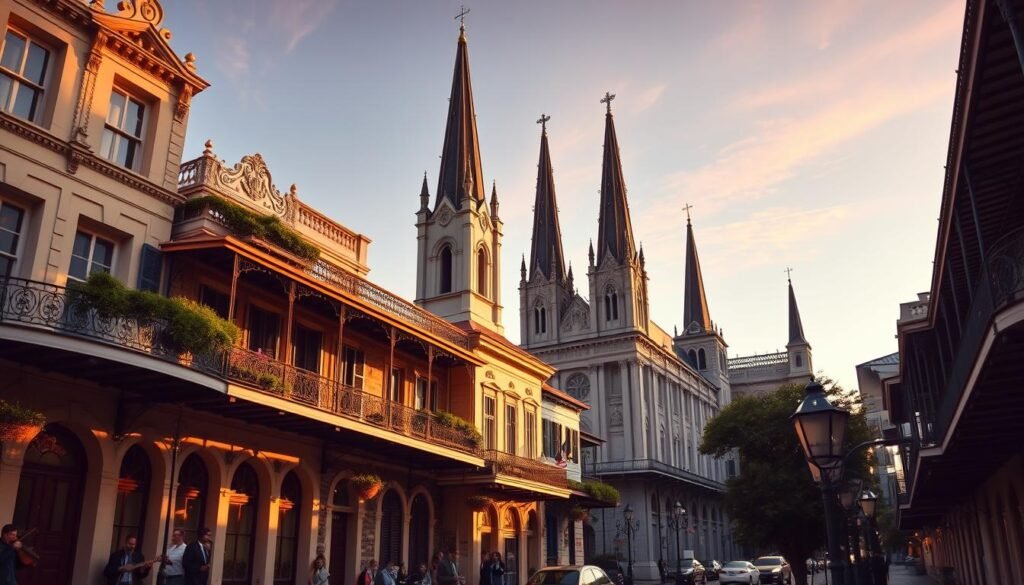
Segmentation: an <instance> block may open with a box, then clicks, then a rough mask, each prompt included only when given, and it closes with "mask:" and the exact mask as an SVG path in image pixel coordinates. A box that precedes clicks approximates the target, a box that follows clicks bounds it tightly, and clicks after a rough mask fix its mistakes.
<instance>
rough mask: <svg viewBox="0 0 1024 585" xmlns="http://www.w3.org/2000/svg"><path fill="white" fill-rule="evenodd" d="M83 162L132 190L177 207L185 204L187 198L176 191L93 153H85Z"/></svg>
mask: <svg viewBox="0 0 1024 585" xmlns="http://www.w3.org/2000/svg"><path fill="white" fill-rule="evenodd" d="M81 162H83V163H85V166H87V167H89V168H91V169H93V170H95V171H97V172H99V173H100V174H103V175H106V176H108V177H110V178H112V179H114V180H115V181H118V182H119V183H122V184H124V185H126V186H128V187H131V188H132V189H136V190H138V191H141V192H143V193H145V194H147V195H151V196H153V197H155V198H157V199H159V200H161V201H163V202H164V203H168V204H170V205H177V204H179V203H184V202H185V198H184V197H182V196H181V195H178V194H177V193H175V192H174V191H171V190H168V189H164V188H163V187H160V186H159V185H156V184H155V183H152V182H150V181H148V180H147V179H145V178H143V177H141V176H140V175H136V174H135V173H133V172H131V171H127V170H125V169H123V168H121V167H119V166H118V165H115V164H113V163H111V162H108V161H106V160H105V159H103V158H100V157H98V156H96V155H95V154H93V153H91V152H89V153H85V155H84V156H82V159H81Z"/></svg>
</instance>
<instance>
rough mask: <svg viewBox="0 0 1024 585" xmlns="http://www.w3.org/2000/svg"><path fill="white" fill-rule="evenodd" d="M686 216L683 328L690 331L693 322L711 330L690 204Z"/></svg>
mask: <svg viewBox="0 0 1024 585" xmlns="http://www.w3.org/2000/svg"><path fill="white" fill-rule="evenodd" d="M684 209H686V210H687V217H686V268H685V272H684V277H683V288H684V292H683V328H684V330H685V331H690V326H691V325H692V324H694V323H696V324H697V328H698V329H699V330H700V331H702V332H703V331H712V330H713V326H712V324H711V312H710V311H709V310H708V299H707V295H705V294H704V277H703V275H702V274H701V270H700V258H699V257H698V256H697V241H696V240H695V239H694V237H693V226H692V225H691V224H690V217H689V209H690V205H689V204H687V206H686V207H685V208H684Z"/></svg>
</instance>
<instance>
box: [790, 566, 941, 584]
mask: <svg viewBox="0 0 1024 585" xmlns="http://www.w3.org/2000/svg"><path fill="white" fill-rule="evenodd" d="M807 583H808V584H809V585H825V575H824V573H818V574H817V575H814V580H813V581H812V580H811V579H807ZM829 583H830V584H831V580H829ZM889 585H935V581H932V580H931V578H930V577H928V576H927V575H917V574H915V572H914V568H913V567H907V566H904V565H892V566H890V567H889Z"/></svg>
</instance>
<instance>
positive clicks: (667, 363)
mask: <svg viewBox="0 0 1024 585" xmlns="http://www.w3.org/2000/svg"><path fill="white" fill-rule="evenodd" d="M613 98H614V96H611V95H606V96H605V99H604V100H602V102H603V103H605V104H606V112H605V140H604V155H603V156H604V158H603V171H602V177H601V196H600V202H599V205H600V216H599V225H598V234H597V239H596V240H595V241H594V242H592V243H591V246H590V251H589V267H588V271H587V287H588V292H589V300H588V299H587V298H585V297H584V296H583V295H581V294H580V293H579V292H578V291H577V289H576V286H575V280H574V278H575V277H574V275H573V271H572V268H571V267H570V266H568V265H567V263H566V262H565V257H564V253H563V248H562V238H561V230H560V228H559V223H558V212H557V210H558V206H557V201H556V195H555V182H554V174H553V171H552V164H551V156H550V150H549V146H548V133H547V126H546V123H547V119H548V118H547V117H546V116H545V117H542V118H541V122H542V129H541V137H540V159H539V165H538V176H537V190H536V200H535V204H534V225H533V239H532V246H531V250H530V257H529V264H527V261H526V258H525V256H524V258H523V262H522V265H521V267H520V285H519V290H520V325H521V343H522V345H523V347H524V348H525V349H527V350H528V351H530V353H532V354H534V355H536V356H538V357H539V358H541V359H543V360H544V361H545V362H548V363H550V364H552V365H554V366H555V367H556V368H557V370H558V371H557V374H556V375H555V377H554V378H553V379H552V383H553V384H554V385H555V386H557V387H559V388H561V389H563V390H564V391H565V392H567V393H569V394H570V395H571V396H573V397H574V398H576V399H577V400H580V401H582V402H583V403H585V404H587V405H588V406H589V407H590V409H589V410H587V411H585V412H584V413H583V415H582V419H581V422H580V425H581V430H582V431H583V432H584V433H585V434H591V435H595V436H597V437H600V438H601V439H603V440H604V442H603V443H599V444H594V445H592V446H590V447H587V448H586V449H585V451H584V453H583V473H584V475H589V476H594V477H599V478H601V479H602V480H604V481H608V482H610V483H612V484H613V485H614V486H615V487H617V488H618V489H619V491H620V493H621V496H622V497H621V504H622V505H623V506H626V505H628V506H630V508H631V509H632V510H633V511H634V517H635V520H634V522H636V526H634V529H635V533H629V534H627V531H628V530H629V528H628V527H627V524H626V523H625V522H624V519H623V516H622V513H623V508H618V509H614V510H613V509H604V510H600V511H598V512H594V513H592V521H591V522H589V523H588V524H587V525H585V526H584V528H583V530H584V543H585V545H584V548H585V551H586V554H587V555H588V558H590V557H589V556H590V555H602V554H610V555H614V556H617V557H618V558H620V559H621V560H623V561H627V560H632V565H633V568H634V574H635V576H636V578H637V579H644V580H649V579H651V580H653V579H657V578H658V561H659V560H664V561H665V562H666V563H667V564H668V566H669V567H673V566H674V565H675V560H676V557H677V550H678V551H679V553H680V554H681V555H688V556H692V555H696V556H697V557H698V558H719V559H723V558H732V557H733V556H735V555H736V554H737V549H736V548H735V546H734V543H733V540H732V537H731V528H730V524H729V520H728V518H727V517H726V515H725V514H724V512H723V510H722V504H721V494H722V491H723V489H724V483H723V482H724V480H725V478H726V463H725V462H724V461H717V460H715V459H713V458H711V457H708V456H705V455H701V454H700V453H699V451H698V447H699V444H700V437H701V435H702V433H703V428H704V425H705V424H706V422H707V421H708V420H709V419H710V418H711V417H713V416H714V415H715V414H716V413H717V412H718V411H719V410H720V409H721V408H722V407H723V406H724V405H725V404H727V403H728V401H729V399H730V388H729V380H728V377H727V376H726V374H725V361H724V356H725V342H724V340H723V339H722V337H721V335H720V334H719V333H718V332H717V331H715V330H714V329H713V328H712V327H711V324H710V320H709V319H707V320H703V321H700V320H698V321H696V323H695V325H694V328H693V329H692V335H685V334H684V335H681V336H677V337H673V336H672V335H670V334H668V333H667V332H666V331H665V330H664V329H662V328H661V327H659V326H658V325H657V324H656V323H654V322H653V321H651V320H650V317H649V300H648V288H647V272H646V268H645V265H644V254H643V250H642V249H637V247H636V246H635V244H634V238H633V230H632V226H631V222H630V216H629V206H628V202H627V198H626V187H625V180H624V178H623V172H622V163H621V161H620V157H619V147H618V139H617V136H616V131H615V125H614V118H613V115H612V110H611V100H612V99H613ZM687 229H688V244H687V247H688V259H687V275H688V276H687V282H688V283H689V282H691V281H692V282H693V288H692V289H691V288H688V289H687V291H688V292H687V294H688V297H687V302H688V303H689V302H693V295H697V297H699V300H697V301H696V302H697V303H698V304H703V306H704V315H705V316H706V304H707V303H706V301H704V297H703V295H704V291H703V285H702V284H700V267H699V262H697V261H696V260H697V257H696V248H695V245H694V242H693V234H692V228H691V227H689V226H688V228H687ZM686 313H687V318H689V310H687V311H686ZM691 352H692V356H693V359H692V360H691V359H689V356H690V355H691ZM698 352H699V355H700V356H703V358H704V359H699V358H698V357H697V356H698ZM708 356H710V358H709V357H708ZM676 501H679V502H680V503H681V504H682V505H683V506H684V507H685V508H686V510H687V512H688V524H687V526H686V527H684V528H682V529H681V532H680V542H679V543H678V546H677V543H676V542H675V540H674V539H675V532H674V531H673V530H672V529H671V528H670V527H669V524H668V520H669V517H670V516H669V515H670V513H671V511H672V508H673V506H674V504H675V502H676Z"/></svg>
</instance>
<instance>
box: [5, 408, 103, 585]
mask: <svg viewBox="0 0 1024 585" xmlns="http://www.w3.org/2000/svg"><path fill="white" fill-rule="evenodd" d="M86 470H87V465H86V459H85V450H84V449H83V448H82V443H81V442H79V440H78V438H77V437H75V436H74V435H73V434H72V433H71V432H70V431H68V430H67V429H65V428H64V427H61V426H59V425H54V424H50V425H46V428H44V429H43V430H42V431H41V432H40V433H39V434H38V435H36V437H35V438H34V439H32V442H31V443H29V445H28V448H27V449H26V450H25V462H24V465H23V466H22V468H21V479H20V481H19V483H18V499H17V502H16V504H15V506H14V519H13V521H14V524H15V525H17V526H18V527H20V528H21V529H22V530H26V529H31V528H37V529H38V532H36V534H35V535H34V536H32V537H31V540H28V541H27V542H28V543H29V544H30V545H32V547H33V548H34V549H35V551H36V553H37V554H38V555H39V566H38V567H36V569H34V570H32V571H24V572H22V573H21V574H19V575H18V582H19V583H21V585H60V584H62V583H70V582H71V572H72V570H73V568H74V567H73V565H74V561H75V541H76V540H77V537H78V523H79V519H80V517H81V511H82V492H83V491H85V489H84V488H85V474H86Z"/></svg>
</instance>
